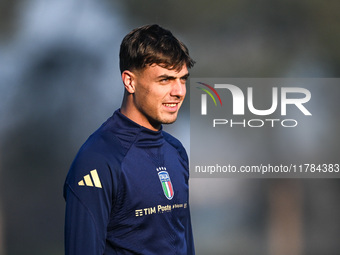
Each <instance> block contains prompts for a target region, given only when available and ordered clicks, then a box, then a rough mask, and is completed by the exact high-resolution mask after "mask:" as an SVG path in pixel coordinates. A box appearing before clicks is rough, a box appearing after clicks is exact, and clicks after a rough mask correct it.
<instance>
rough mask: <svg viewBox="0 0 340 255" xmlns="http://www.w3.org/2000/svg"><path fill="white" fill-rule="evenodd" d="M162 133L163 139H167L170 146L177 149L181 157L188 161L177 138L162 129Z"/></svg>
mask: <svg viewBox="0 0 340 255" xmlns="http://www.w3.org/2000/svg"><path fill="white" fill-rule="evenodd" d="M162 133H163V137H164V139H165V141H167V142H168V143H169V144H170V145H171V146H172V147H174V148H175V149H176V150H177V152H178V153H179V155H180V156H181V158H183V159H184V160H185V161H187V162H188V155H187V152H186V150H185V148H184V146H183V144H182V143H181V142H180V141H179V140H178V139H177V138H175V137H174V136H172V135H170V134H169V133H167V132H165V131H162Z"/></svg>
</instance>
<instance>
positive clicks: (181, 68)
mask: <svg viewBox="0 0 340 255" xmlns="http://www.w3.org/2000/svg"><path fill="white" fill-rule="evenodd" d="M193 64H194V61H193V60H192V59H191V57H190V56H189V53H188V50H187V48H186V47H185V45H184V44H183V43H182V42H180V41H179V40H177V39H176V38H175V37H174V36H173V35H172V33H171V32H170V31H168V30H165V29H163V28H161V27H159V26H158V25H149V26H144V27H140V28H137V29H135V30H133V31H131V32H130V33H129V34H128V35H127V36H125V38H124V39H123V41H122V44H121V48H120V69H121V74H122V80H123V83H124V86H125V93H124V98H123V102H122V106H121V108H120V109H118V110H117V111H115V113H114V114H113V116H112V117H111V118H109V119H108V120H107V121H106V122H105V123H104V124H103V125H102V126H101V127H100V128H99V129H98V130H97V131H96V132H95V133H94V134H92V135H91V136H90V137H89V139H88V140H87V141H86V142H85V144H84V145H83V146H82V147H81V149H80V151H79V152H78V154H77V156H76V158H75V160H74V162H73V163H72V166H71V168H70V170H69V173H68V175H67V178H66V181H65V185H64V197H65V200H66V219H65V250H66V254H70V255H99V254H106V255H111V254H148V255H149V254H155V255H156V254H157V255H160V254H162V255H167V254H176V255H180V254H182V255H192V254H194V253H195V251H194V245H193V237H192V230H191V221H190V212H189V205H188V177H189V172H188V157H187V154H186V152H185V149H184V148H183V146H182V144H181V143H180V142H179V141H178V140H177V139H175V138H174V137H172V136H171V135H169V134H168V133H166V132H164V131H163V130H162V124H170V123H173V122H174V121H175V120H176V118H177V113H178V110H179V108H180V107H181V105H182V102H183V100H184V97H185V94H186V85H185V83H186V80H187V78H188V76H189V73H188V68H191V67H192V66H193Z"/></svg>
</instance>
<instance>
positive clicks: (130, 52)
mask: <svg viewBox="0 0 340 255" xmlns="http://www.w3.org/2000/svg"><path fill="white" fill-rule="evenodd" d="M194 63H195V61H194V60H193V59H192V58H191V57H190V56H189V50H188V48H187V47H186V46H185V45H184V44H183V43H182V42H181V41H179V40H178V39H177V38H176V37H175V36H174V35H173V34H172V33H171V32H170V31H169V30H167V29H164V28H162V27H160V26H159V25H156V24H154V25H146V26H142V27H139V28H136V29H134V30H132V31H131V32H130V33H129V34H127V35H126V36H125V37H124V39H123V41H122V43H121V45H120V52H119V65H120V71H121V72H124V71H125V70H130V71H132V70H141V69H143V68H145V67H146V66H147V65H152V64H157V65H160V66H161V67H164V68H167V69H170V70H180V69H181V68H182V66H183V65H184V64H186V66H187V68H191V67H193V66H194Z"/></svg>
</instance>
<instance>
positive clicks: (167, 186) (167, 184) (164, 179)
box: [158, 171, 174, 200]
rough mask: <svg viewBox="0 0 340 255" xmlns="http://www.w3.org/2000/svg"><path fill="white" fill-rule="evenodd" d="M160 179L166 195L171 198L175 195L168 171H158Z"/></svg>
mask: <svg viewBox="0 0 340 255" xmlns="http://www.w3.org/2000/svg"><path fill="white" fill-rule="evenodd" d="M158 177H159V180H160V181H161V184H162V188H163V192H164V195H165V197H166V198H167V199H169V200H171V199H172V198H173V197H174V189H173V187H172V183H171V180H170V176H169V174H168V172H167V171H161V172H158Z"/></svg>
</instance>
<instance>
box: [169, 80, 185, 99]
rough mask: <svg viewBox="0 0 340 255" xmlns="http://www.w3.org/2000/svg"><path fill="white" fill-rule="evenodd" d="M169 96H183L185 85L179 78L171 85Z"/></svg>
mask: <svg viewBox="0 0 340 255" xmlns="http://www.w3.org/2000/svg"><path fill="white" fill-rule="evenodd" d="M170 94H171V96H175V97H178V98H180V97H184V96H185V94H186V85H185V81H182V80H181V79H175V80H174V82H173V84H172V87H171V93H170Z"/></svg>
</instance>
